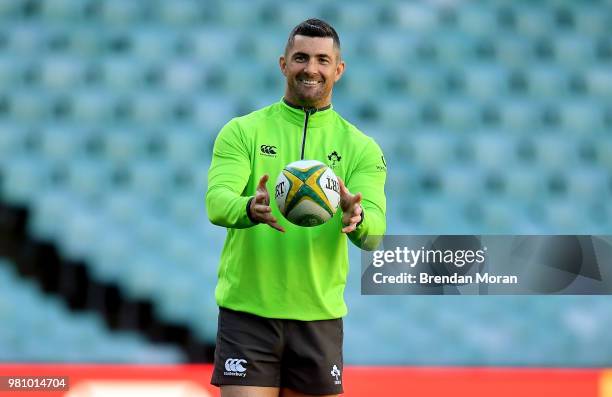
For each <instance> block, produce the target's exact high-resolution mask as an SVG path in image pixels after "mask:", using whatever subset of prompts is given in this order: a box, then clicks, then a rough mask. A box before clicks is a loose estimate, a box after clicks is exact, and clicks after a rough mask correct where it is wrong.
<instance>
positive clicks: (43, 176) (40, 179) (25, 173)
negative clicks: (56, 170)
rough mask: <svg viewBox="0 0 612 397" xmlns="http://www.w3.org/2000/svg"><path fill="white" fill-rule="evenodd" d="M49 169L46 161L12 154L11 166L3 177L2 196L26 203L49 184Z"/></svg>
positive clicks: (11, 200)
mask: <svg viewBox="0 0 612 397" xmlns="http://www.w3.org/2000/svg"><path fill="white" fill-rule="evenodd" d="M49 170H50V166H49V163H48V162H46V161H43V160H37V159H30V158H28V157H25V156H23V155H21V156H11V165H10V168H8V169H5V174H4V178H3V183H2V197H3V198H4V200H7V201H8V202H9V203H12V204H16V205H26V204H27V203H28V202H29V200H30V199H31V197H32V196H35V195H36V194H37V192H40V191H43V190H44V189H45V188H46V187H47V186H49V184H50V179H51V178H50V175H49V173H50V171H49Z"/></svg>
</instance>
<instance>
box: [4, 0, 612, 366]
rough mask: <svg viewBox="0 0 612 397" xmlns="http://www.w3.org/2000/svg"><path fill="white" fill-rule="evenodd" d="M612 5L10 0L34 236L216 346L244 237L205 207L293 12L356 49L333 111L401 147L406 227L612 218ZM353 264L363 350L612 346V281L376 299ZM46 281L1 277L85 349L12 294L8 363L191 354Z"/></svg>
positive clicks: (542, 225)
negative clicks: (128, 331)
mask: <svg viewBox="0 0 612 397" xmlns="http://www.w3.org/2000/svg"><path fill="white" fill-rule="evenodd" d="M611 9H612V3H610V1H609V0H608V1H605V0H594V1H589V2H575V1H571V0H546V1H542V2H536V3H534V2H501V3H500V2H496V3H491V2H484V1H476V2H451V1H431V2H407V1H403V2H395V1H380V2H376V3H371V2H366V1H357V2H352V3H351V4H348V3H347V4H343V3H326V2H324V1H322V0H318V1H314V2H309V3H304V2H298V1H294V0H292V1H288V2H273V1H267V0H265V1H264V0H256V1H244V0H241V1H232V2H221V1H210V2H199V1H196V0H175V1H172V2H164V1H155V2H149V1H144V0H140V1H131V2H125V1H121V0H111V1H106V2H97V1H93V0H86V1H81V0H45V1H42V0H32V1H29V2H26V3H23V4H22V3H20V2H14V1H0V87H2V90H0V176H1V178H0V199H1V200H2V201H6V202H8V203H11V204H17V205H24V206H27V207H28V208H29V209H30V210H31V211H32V221H31V223H30V224H29V225H28V230H29V231H30V232H31V233H32V234H33V236H35V237H38V238H41V239H44V240H47V241H51V242H53V243H55V244H57V246H58V247H59V248H60V251H61V253H62V255H65V256H66V257H68V258H70V259H84V260H85V261H86V263H87V266H89V267H90V270H91V274H92V277H94V278H95V279H96V280H97V281H101V282H106V283H114V284H116V285H118V286H119V288H120V289H121V290H122V291H123V292H124V293H126V294H128V296H130V297H134V298H143V299H147V300H150V301H151V302H153V304H154V308H155V311H156V313H157V314H158V315H159V316H160V317H161V318H162V319H164V320H166V321H168V322H170V323H176V324H181V325H186V326H188V327H189V328H190V329H191V330H192V331H194V332H195V334H196V335H197V336H198V338H201V339H202V340H204V341H208V342H212V341H213V340H214V336H215V332H216V315H217V309H216V306H215V302H214V298H213V293H214V286H215V282H216V271H217V270H216V269H217V262H218V258H219V255H220V251H221V249H222V245H223V240H224V231H223V229H221V228H218V227H215V226H212V225H210V224H209V223H208V221H207V219H206V214H205V206H204V197H205V192H206V185H207V170H208V167H209V163H210V157H211V150H212V144H213V141H214V139H215V136H216V134H217V132H218V131H219V129H220V128H221V127H222V126H223V125H224V124H225V123H226V122H228V121H229V120H230V119H231V118H232V117H235V116H238V115H242V114H245V113H248V112H250V111H252V110H254V109H257V108H260V107H263V106H266V105H268V104H270V103H271V102H275V101H278V100H279V99H280V98H281V96H282V94H283V90H284V80H283V77H282V76H281V74H280V72H279V70H278V57H279V56H280V55H281V54H282V53H283V51H284V45H285V42H286V39H287V36H288V32H289V29H290V28H292V27H293V26H294V25H295V24H296V23H298V22H300V21H301V20H303V19H306V18H307V17H311V16H321V17H323V18H325V19H328V20H329V21H331V22H333V23H334V25H335V26H336V28H337V30H338V32H339V33H340V36H341V39H342V47H343V57H344V59H345V60H346V62H347V69H346V74H345V76H344V77H343V79H342V80H341V81H340V82H339V84H338V85H337V86H336V88H335V93H334V95H335V96H334V108H335V109H336V110H338V111H339V112H340V113H341V114H342V115H344V116H345V117H346V118H347V119H348V120H349V121H350V122H351V123H353V124H355V125H356V126H357V127H359V128H361V129H362V130H363V131H364V132H366V133H368V134H369V135H371V136H373V137H374V138H375V140H376V141H377V142H378V143H379V144H380V146H381V147H382V149H383V151H384V153H385V157H386V159H387V162H388V166H389V175H388V184H387V189H386V190H387V199H388V229H387V231H388V233H390V234H418V233H421V234H440V233H449V234H450V233H474V234H481V233H507V234H540V233H551V234H559V233H566V234H567V233H574V234H575V233H587V234H588V233H603V234H609V231H610V226H611V225H612V207H611V205H610V203H611V202H612V184H611V181H612V179H611V178H612V176H611V175H612V174H611V171H610V170H612V138H611V137H610V128H611V127H612V110H611V108H610V105H609V103H610V99H611V98H612V74H610V72H609V70H610V59H611V54H612V50H611V49H612V46H611V45H610V42H609V37H610V33H611V30H610V26H611V25H610V23H609V22H610V12H611ZM111 26H112V29H110V28H109V27H111ZM351 264H352V270H351V274H350V276H349V284H348V285H347V290H346V296H347V300H348V304H349V308H350V313H349V315H348V317H347V319H346V321H347V322H346V324H347V326H346V361H347V362H348V363H360V364H429V365H443V364H449V365H450V364H453V365H454V364H462V365H552V366H554V365H564V366H567V365H588V366H596V365H610V363H611V362H610V359H609V357H611V356H612V350H611V349H612V341H611V340H610V338H609V336H608V335H607V334H606V333H605V332H606V330H607V329H609V326H610V321H611V320H612V318H611V317H610V315H609V310H608V309H607V306H608V305H609V302H608V300H607V299H606V298H605V297H588V298H587V297H564V298H563V299H549V298H539V297H487V298H484V299H480V298H471V297H460V298H456V299H455V298H450V297H446V298H438V297H396V296H394V297H369V296H361V295H360V291H359V282H360V276H361V273H360V271H359V268H360V266H359V255H358V252H357V251H356V250H355V249H353V248H351ZM5 267H6V266H5ZM7 274H8V273H6V272H4V273H3V270H2V266H0V286H1V285H4V286H7V285H13V280H14V276H11V275H7ZM11 277H13V278H11ZM3 280H5V281H4V284H2V283H3ZM6 280H9V282H8V283H7V282H6ZM27 285H28V284H26V286H25V287H23V289H25V290H27V291H30V292H19V291H17V292H14V291H13V290H12V289H10V287H8V286H7V289H6V290H4V289H3V288H0V294H2V295H4V294H5V293H6V294H11V293H13V292H14V293H15V294H17V295H15V296H19V297H20V298H19V299H23V301H24V303H23V304H24V305H28V306H27V307H28V310H33V311H36V310H37V311H44V312H45V313H46V314H45V316H46V317H45V316H42V317H41V318H43V319H44V320H45V321H49V322H53V321H59V320H60V319H61V321H65V322H66V323H67V324H70V326H67V327H66V329H65V330H62V329H60V327H58V328H57V329H56V328H53V329H52V330H51V332H50V334H51V335H53V338H55V339H54V340H57V341H61V343H57V345H65V344H67V343H68V342H70V341H72V342H71V343H72V345H73V346H74V349H69V350H67V351H65V352H64V353H63V355H60V354H59V353H58V352H57V350H54V348H53V347H49V346H48V344H44V343H41V342H40V335H39V334H36V331H35V329H36V327H33V326H31V325H32V324H30V323H28V322H27V321H28V320H27V319H24V318H21V317H19V316H18V314H17V313H15V311H14V308H11V307H10V305H6V302H8V300H6V299H0V319H6V321H7V322H6V323H7V324H11V325H12V326H11V327H0V342H2V341H9V343H0V346H10V349H8V348H7V349H8V350H6V349H5V350H2V349H0V360H21V359H23V360H34V361H36V360H40V361H44V360H67V361H72V360H74V361H77V360H80V359H90V360H97V361H111V360H120V361H121V360H127V361H137V362H139V361H141V362H146V361H147V360H151V359H153V360H157V359H159V360H161V361H164V360H167V361H176V360H181V359H183V357H181V356H180V355H178V354H177V353H176V352H174V351H173V352H170V353H169V352H167V351H165V350H164V351H158V350H155V349H153V350H151V349H150V348H149V347H148V346H144V345H143V344H142V342H139V341H135V340H134V336H130V335H127V336H119V337H117V336H116V335H115V337H114V339H115V341H114V342H113V343H106V342H105V341H106V339H108V338H111V339H112V338H113V335H109V332H108V331H106V330H104V329H103V326H102V325H101V324H98V323H97V322H99V320H96V319H95V317H93V318H92V317H87V316H85V319H84V320H83V319H79V320H72V319H70V318H71V316H72V315H71V314H70V313H68V312H66V311H65V310H64V309H63V308H61V305H60V304H59V303H58V302H55V301H52V300H50V299H48V298H42V297H40V296H38V297H37V298H32V297H31V296H34V295H36V294H35V293H33V292H32V288H33V287H32V286H29V287H28V286H27ZM20 289H21V287H15V290H20ZM7 291H8V292H7ZM6 296H7V297H9V298H10V299H14V298H12V297H13V295H6ZM26 296H29V298H26ZM39 298H40V299H39ZM50 302H53V303H50ZM3 316H4V317H3ZM41 321H43V320H41ZM3 323H4V322H3ZM17 329H27V330H28V332H23V333H18V332H17V331H16V330H17ZM113 334H116V333H113ZM37 338H38V339H37ZM88 340H95V341H97V342H96V343H87V341H88ZM98 342H99V343H98ZM143 346H144V347H143Z"/></svg>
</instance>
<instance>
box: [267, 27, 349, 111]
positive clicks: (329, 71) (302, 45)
mask: <svg viewBox="0 0 612 397" xmlns="http://www.w3.org/2000/svg"><path fill="white" fill-rule="evenodd" d="M339 58H340V54H339V51H338V49H336V48H334V40H333V39H332V38H331V37H307V36H302V35H296V36H295V37H294V42H293V46H291V47H290V48H288V49H287V53H286V54H285V55H283V56H281V57H280V60H279V64H280V68H281V71H282V72H283V75H285V77H286V78H287V85H286V88H285V99H287V100H288V101H289V102H291V103H293V104H295V105H299V106H304V107H316V108H320V107H324V106H327V105H329V104H330V103H331V95H332V88H333V86H334V84H335V83H336V81H338V80H340V77H341V76H342V73H343V72H344V62H343V61H341V60H340V59H339Z"/></svg>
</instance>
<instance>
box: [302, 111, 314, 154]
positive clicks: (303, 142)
mask: <svg viewBox="0 0 612 397" xmlns="http://www.w3.org/2000/svg"><path fill="white" fill-rule="evenodd" d="M316 111H317V109H306V108H305V109H304V113H305V114H306V115H305V116H304V131H302V153H301V155H300V160H304V149H305V148H306V130H307V129H308V118H309V117H310V115H311V114H313V113H314V112H316Z"/></svg>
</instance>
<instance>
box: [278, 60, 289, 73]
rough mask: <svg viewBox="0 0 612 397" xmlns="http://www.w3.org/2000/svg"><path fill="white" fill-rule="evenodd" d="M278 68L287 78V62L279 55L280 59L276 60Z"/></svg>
mask: <svg viewBox="0 0 612 397" xmlns="http://www.w3.org/2000/svg"><path fill="white" fill-rule="evenodd" d="M278 66H279V67H280V70H281V73H282V74H283V75H284V76H287V60H286V59H285V56H284V55H281V56H280V58H278Z"/></svg>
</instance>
